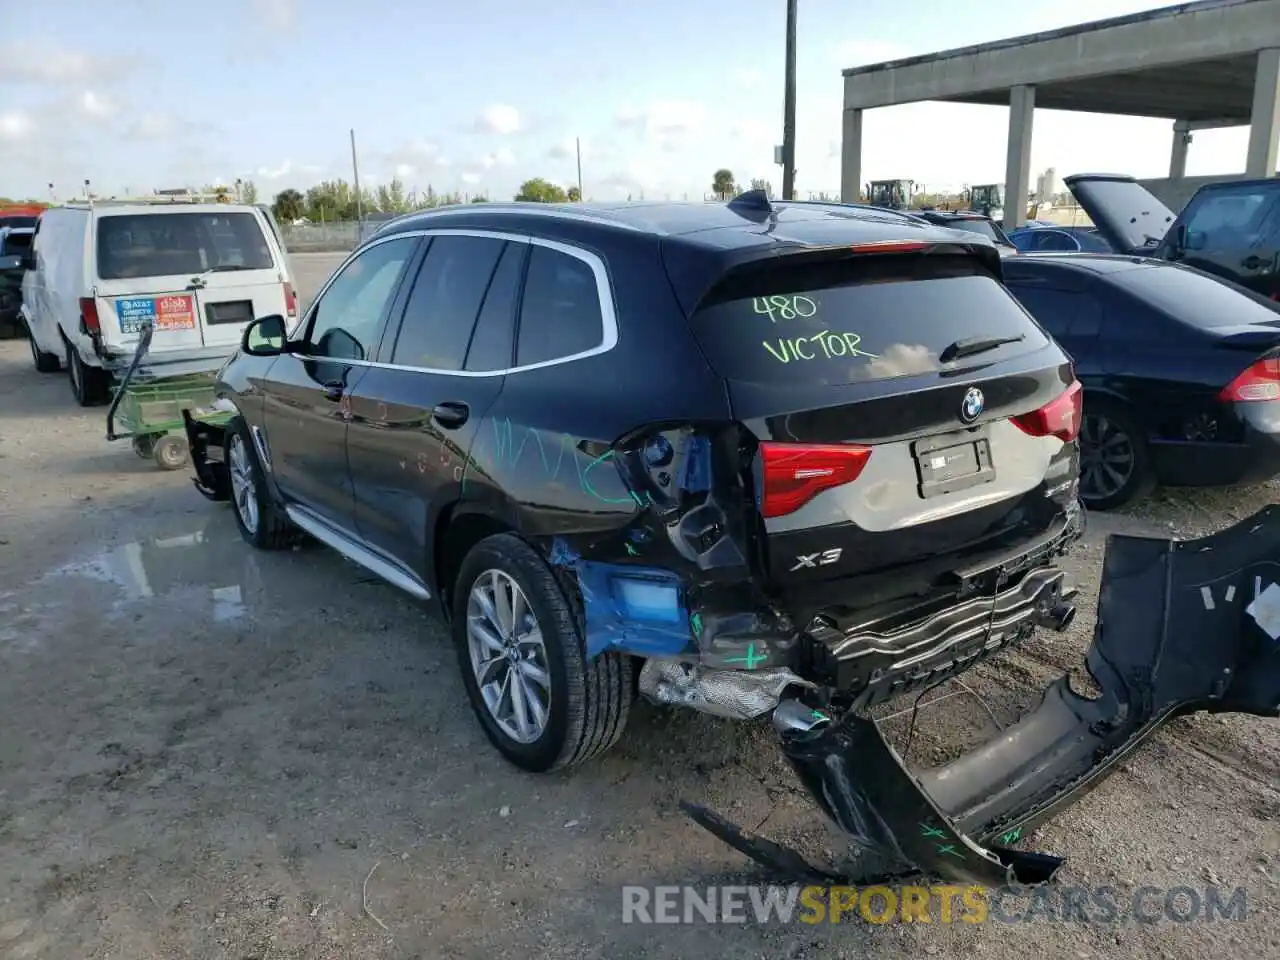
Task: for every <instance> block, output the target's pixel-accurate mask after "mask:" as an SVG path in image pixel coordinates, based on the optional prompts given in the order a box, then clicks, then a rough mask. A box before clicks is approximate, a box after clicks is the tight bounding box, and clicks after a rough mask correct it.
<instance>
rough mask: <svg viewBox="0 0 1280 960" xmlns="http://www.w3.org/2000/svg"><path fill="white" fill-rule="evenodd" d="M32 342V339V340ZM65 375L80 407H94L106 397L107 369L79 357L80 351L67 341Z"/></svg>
mask: <svg viewBox="0 0 1280 960" xmlns="http://www.w3.org/2000/svg"><path fill="white" fill-rule="evenodd" d="M33 342H34V341H33ZM66 347H67V375H68V377H69V378H70V380H71V393H72V395H73V396H74V397H75V398H76V403H78V404H80V406H82V407H94V406H97V405H98V404H100V403H102V402H103V401H105V400H106V399H107V393H108V383H109V380H108V379H107V371H105V370H103V369H102V368H101V367H93V366H90V365H89V364H87V363H85V362H84V361H83V360H81V359H80V351H79V350H77V349H76V348H75V347H74V346H72V345H71V343H70V341H68V342H67V345H66Z"/></svg>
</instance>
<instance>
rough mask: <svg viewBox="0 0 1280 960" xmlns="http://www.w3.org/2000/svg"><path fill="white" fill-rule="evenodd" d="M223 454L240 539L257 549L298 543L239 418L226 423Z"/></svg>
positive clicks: (295, 530) (299, 536)
mask: <svg viewBox="0 0 1280 960" xmlns="http://www.w3.org/2000/svg"><path fill="white" fill-rule="evenodd" d="M223 455H224V457H225V458H226V464H227V472H228V473H229V474H230V479H231V512H232V513H233V514H234V515H235V518H236V527H237V529H239V531H240V536H241V537H243V538H244V540H245V541H246V542H248V543H249V544H251V545H252V546H255V547H257V548H258V549H259V550H280V549H283V548H285V547H291V546H293V545H294V544H296V543H298V542H299V541H300V540H301V539H302V532H301V531H300V530H299V529H298V528H297V527H295V526H294V525H293V522H292V521H291V520H290V519H289V517H288V516H287V515H286V514H285V512H284V509H283V508H282V507H281V506H280V504H279V503H278V502H277V501H276V499H275V497H274V496H273V495H272V493H271V488H270V486H269V485H268V484H267V478H266V476H265V475H264V474H263V472H262V464H261V462H260V461H259V459H258V454H257V451H256V450H255V449H254V446H253V441H252V440H251V439H250V437H249V427H248V425H247V424H245V422H244V421H243V420H242V419H240V418H239V417H236V418H235V419H234V420H232V421H231V422H230V423H228V424H227V430H226V447H225V449H224V451H223Z"/></svg>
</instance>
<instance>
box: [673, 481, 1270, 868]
mask: <svg viewBox="0 0 1280 960" xmlns="http://www.w3.org/2000/svg"><path fill="white" fill-rule="evenodd" d="M1278 578H1280V507H1274V506H1273V507H1268V508H1266V509H1265V510H1263V511H1261V512H1260V513H1258V514H1256V515H1255V516H1253V517H1251V518H1249V519H1247V520H1244V521H1242V522H1241V523H1238V524H1236V525H1235V526H1233V527H1230V528H1228V529H1226V530H1224V531H1222V532H1220V533H1218V534H1215V535H1213V536H1209V537H1205V538H1203V539H1200V540H1189V541H1169V540H1161V539H1156V538H1143V537H1129V536H1112V537H1111V538H1110V539H1109V541H1108V544H1107V554H1106V560H1105V563H1104V566H1103V572H1102V586H1101V591H1100V595H1099V601H1098V618H1097V626H1096V628H1095V631H1094V638H1093V644H1092V646H1091V647H1090V649H1089V652H1088V655H1087V666H1088V669H1089V672H1090V674H1091V675H1092V676H1093V678H1094V680H1095V681H1096V682H1097V684H1098V686H1099V687H1100V688H1101V691H1102V693H1101V696H1099V697H1098V698H1097V699H1090V698H1088V697H1085V696H1082V695H1080V694H1078V693H1076V692H1075V691H1073V690H1072V689H1071V688H1070V685H1069V683H1068V681H1067V678H1065V677H1063V678H1061V679H1059V680H1057V681H1055V682H1054V683H1053V684H1051V685H1050V686H1049V687H1048V688H1047V689H1046V690H1045V693H1044V696H1043V699H1042V700H1041V703H1040V705H1039V706H1038V707H1037V708H1036V709H1035V710H1033V711H1032V712H1031V713H1029V714H1027V715H1026V716H1024V717H1022V718H1021V719H1020V720H1019V721H1018V722H1017V723H1016V724H1014V725H1013V726H1011V727H1008V728H1006V729H1005V730H1004V731H1003V732H1001V734H1000V735H999V736H997V737H996V738H995V739H993V740H991V741H990V742H988V743H986V744H983V745H982V746H979V747H978V748H976V749H974V750H972V751H970V752H969V753H966V754H964V755H963V756H961V757H959V758H957V759H956V760H953V761H951V762H950V763H947V764H944V765H942V766H939V767H935V768H933V769H930V770H925V771H922V772H919V773H916V772H913V771H910V770H909V769H908V768H907V767H906V766H905V764H904V763H903V759H902V758H901V757H900V756H899V755H898V754H897V752H896V751H894V749H893V748H892V747H891V746H889V744H888V743H886V742H885V740H884V738H883V737H882V735H881V733H880V730H879V727H878V726H877V725H876V724H875V723H874V721H872V720H869V719H867V718H865V717H861V716H858V715H857V714H853V713H851V714H849V715H848V716H846V717H845V718H843V719H840V720H838V721H837V720H834V719H833V718H830V717H828V716H826V715H824V714H816V713H815V712H814V711H812V710H809V709H808V708H805V707H804V706H803V705H802V704H800V703H799V702H798V701H787V702H784V703H783V705H782V706H780V707H779V708H778V709H777V710H775V711H774V715H773V721H774V727H775V729H776V730H777V731H778V733H779V736H780V739H781V745H782V750H783V753H784V754H785V755H786V757H787V759H788V760H789V761H790V763H791V765H792V767H793V768H794V769H795V771H796V773H797V775H798V776H799V777H800V779H801V781H802V782H803V783H804V784H805V786H806V787H807V788H808V790H809V792H810V793H811V794H812V796H813V798H814V799H815V801H816V802H817V803H818V805H819V807H820V808H821V809H822V810H823V812H824V813H826V814H827V815H828V816H829V817H831V819H832V820H834V821H835V822H836V823H837V824H838V825H839V826H841V827H842V828H843V829H844V831H845V832H846V833H847V834H848V835H849V837H850V841H851V845H852V847H853V848H854V849H855V851H859V852H861V853H862V854H864V855H866V854H872V855H874V856H873V857H872V858H871V861H870V862H874V863H876V864H877V865H878V866H879V867H881V868H882V869H881V871H880V872H878V873H876V874H875V875H876V878H880V877H883V876H893V875H909V874H913V873H917V872H920V871H923V872H925V873H928V874H932V875H935V876H940V877H943V878H946V879H950V880H955V881H957V882H977V883H987V884H992V885H999V884H1003V883H1007V882H1009V881H1010V880H1013V881H1015V882H1020V883H1029V884H1030V883H1040V882H1044V881H1047V880H1049V879H1051V878H1052V876H1053V875H1054V873H1055V872H1056V870H1057V868H1058V866H1059V865H1060V864H1061V860H1060V859H1059V858H1056V857H1048V856H1045V855H1041V854H1033V853H1026V852H1023V851H1019V850H1014V849H1012V844H1014V843H1017V842H1018V841H1020V840H1021V839H1022V838H1023V837H1024V836H1025V834H1026V833H1027V831H1029V830H1032V829H1033V828H1034V827H1036V826H1037V825H1038V824H1040V823H1042V822H1044V821H1045V820H1047V819H1048V818H1050V817H1051V816H1053V815H1054V814H1055V813H1057V812H1058V811H1059V810H1061V809H1063V808H1064V807H1066V806H1068V805H1070V804H1071V803H1074V802H1075V801H1077V800H1079V799H1080V798H1081V797H1083V796H1084V795H1085V794H1087V793H1088V792H1089V791H1090V790H1091V789H1093V788H1094V787H1095V786H1097V785H1098V784H1099V783H1101V782H1102V781H1103V780H1105V779H1106V777H1107V776H1109V775H1110V774H1111V773H1112V772H1113V771H1114V770H1115V768H1116V766H1117V764H1118V763H1119V762H1120V761H1121V760H1122V759H1124V758H1125V757H1126V756H1128V755H1129V754H1130V753H1131V752H1132V751H1133V750H1135V749H1136V748H1137V747H1138V746H1140V745H1141V743H1142V742H1143V741H1144V740H1146V738H1147V737H1149V736H1150V735H1151V734H1152V733H1154V732H1155V731H1156V730H1157V729H1158V728H1159V727H1161V726H1162V725H1163V724H1165V723H1166V722H1168V721H1169V720H1170V719H1172V718H1173V717H1176V716H1179V715H1181V714H1186V713H1190V712H1194V711H1198V710H1206V711H1209V712H1214V713H1221V712H1231V713H1246V714H1252V715H1255V716H1260V717H1275V716H1277V715H1278V714H1280V602H1277V601H1280V586H1277V584H1276V580H1277V579H1278ZM686 810H687V811H688V812H689V814H690V815H691V816H692V817H693V818H694V819H695V820H696V821H697V822H698V823H699V824H701V825H702V826H704V827H706V828H707V829H708V830H710V831H711V832H713V833H715V834H716V835H717V836H719V837H720V838H721V839H723V840H724V841H725V842H727V843H729V844H731V845H733V846H734V847H735V848H736V849H738V850H740V851H742V852H743V853H745V854H746V855H747V856H749V857H751V858H752V859H754V860H756V861H757V862H759V863H761V864H763V865H765V866H766V867H768V868H770V869H771V870H773V871H774V872H777V873H783V874H788V875H790V876H792V877H794V878H797V879H804V880H811V879H813V878H821V879H825V880H828V881H830V880H832V879H839V880H840V882H865V880H866V879H868V877H866V876H864V875H863V872H862V871H865V870H866V869H867V866H866V865H867V863H868V862H869V861H868V860H867V859H866V858H865V856H864V858H863V860H862V864H861V865H859V864H857V863H856V862H855V865H854V867H853V868H852V870H851V871H849V870H846V871H837V870H834V869H831V868H825V867H819V866H814V865H812V864H808V863H806V862H805V861H804V860H803V858H801V857H800V856H799V854H798V853H796V852H795V851H790V850H787V849H786V848H783V847H780V846H779V845H777V844H775V843H772V842H771V841H767V840H765V839H763V838H760V837H754V836H752V835H751V834H749V833H746V832H745V831H742V830H740V829H738V828H737V827H735V826H734V825H733V824H730V823H729V822H728V821H726V820H724V819H723V818H721V817H719V816H718V815H717V814H715V813H713V812H712V811H710V810H706V809H705V808H702V807H697V806H694V805H686Z"/></svg>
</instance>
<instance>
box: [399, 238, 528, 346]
mask: <svg viewBox="0 0 1280 960" xmlns="http://www.w3.org/2000/svg"><path fill="white" fill-rule="evenodd" d="M505 246H506V241H504V240H499V239H497V238H495V237H457V236H442V237H436V238H435V239H434V240H433V241H431V247H430V249H428V250H427V256H426V259H425V260H423V261H422V268H421V269H420V270H419V271H418V277H417V279H416V280H415V281H414V284H413V292H412V293H410V294H409V302H408V304H407V305H406V307H405V311H404V320H403V322H402V323H401V324H400V335H399V336H398V337H397V338H396V346H395V350H394V351H393V352H392V354H391V362H392V363H394V364H397V365H399V366H405V367H427V368H429V369H432V370H461V369H462V363H463V360H464V359H466V356H467V344H468V343H470V342H471V332H472V330H473V329H474V328H475V323H476V316H477V315H478V314H479V312H480V305H481V303H483V301H484V298H485V293H486V292H487V291H488V289H489V283H490V282H491V281H492V279H493V274H494V270H495V269H496V268H497V266H498V259H499V258H500V257H501V256H502V250H503V247H505Z"/></svg>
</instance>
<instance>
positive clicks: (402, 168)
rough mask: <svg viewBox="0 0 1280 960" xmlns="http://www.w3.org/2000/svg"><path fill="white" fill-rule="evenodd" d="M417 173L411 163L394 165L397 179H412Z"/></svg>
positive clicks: (416, 169)
mask: <svg viewBox="0 0 1280 960" xmlns="http://www.w3.org/2000/svg"><path fill="white" fill-rule="evenodd" d="M417 172H418V168H417V167H415V166H414V165H413V164H412V163H398V164H396V177H397V179H400V180H404V179H405V178H407V177H412V176H413V175H414V174H415V173H417Z"/></svg>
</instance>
